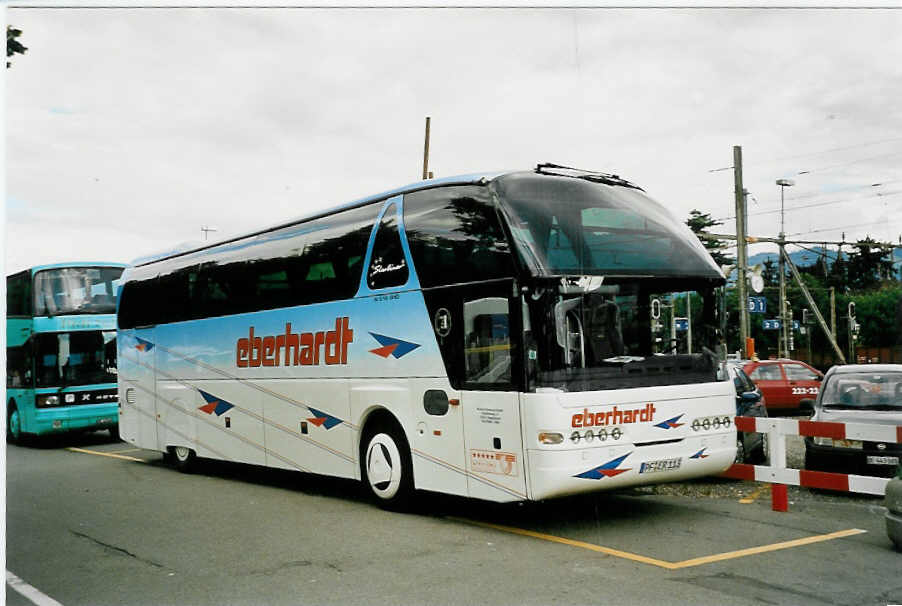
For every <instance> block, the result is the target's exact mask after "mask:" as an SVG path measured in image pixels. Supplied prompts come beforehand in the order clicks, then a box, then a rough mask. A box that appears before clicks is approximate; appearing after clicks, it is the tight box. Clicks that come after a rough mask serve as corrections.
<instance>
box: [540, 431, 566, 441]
mask: <svg viewBox="0 0 902 606" xmlns="http://www.w3.org/2000/svg"><path fill="white" fill-rule="evenodd" d="M563 441H564V436H563V435H561V434H559V433H552V432H548V431H543V432H541V433H540V434H539V442H541V443H542V444H560V443H561V442H563Z"/></svg>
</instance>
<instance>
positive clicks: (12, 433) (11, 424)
mask: <svg viewBox="0 0 902 606" xmlns="http://www.w3.org/2000/svg"><path fill="white" fill-rule="evenodd" d="M7 410H8V412H7V413H6V441H7V442H9V443H10V444H19V443H21V441H22V418H21V417H20V416H19V409H18V408H16V405H15V404H14V403H13V402H12V401H10V402H9V404H7Z"/></svg>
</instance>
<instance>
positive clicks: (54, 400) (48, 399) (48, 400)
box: [34, 394, 60, 408]
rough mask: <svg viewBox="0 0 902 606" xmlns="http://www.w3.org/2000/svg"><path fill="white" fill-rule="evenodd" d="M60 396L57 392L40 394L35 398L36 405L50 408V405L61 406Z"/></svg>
mask: <svg viewBox="0 0 902 606" xmlns="http://www.w3.org/2000/svg"><path fill="white" fill-rule="evenodd" d="M59 404H60V397H59V396H58V395H56V394H52V395H38V396H36V397H35V399H34V405H35V406H36V407H37V408H49V407H50V406H59Z"/></svg>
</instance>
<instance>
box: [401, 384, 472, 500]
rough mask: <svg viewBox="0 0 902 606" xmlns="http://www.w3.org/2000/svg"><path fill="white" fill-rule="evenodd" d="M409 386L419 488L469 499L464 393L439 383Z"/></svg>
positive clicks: (415, 471) (415, 475) (415, 473)
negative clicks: (462, 404)
mask: <svg viewBox="0 0 902 606" xmlns="http://www.w3.org/2000/svg"><path fill="white" fill-rule="evenodd" d="M409 384H410V395H411V398H412V400H413V402H412V405H411V409H412V410H413V421H414V427H413V428H412V430H413V431H412V435H411V441H410V445H411V448H412V449H413V454H414V460H413V464H414V477H415V478H416V483H417V488H418V489H422V490H434V491H438V492H444V493H448V494H456V495H460V496H467V495H468V494H469V489H468V486H467V476H466V474H465V473H464V471H465V470H466V469H467V468H468V467H467V461H466V458H465V457H464V423H463V413H462V411H461V405H460V401H461V400H460V398H461V394H460V392H459V391H455V390H453V389H452V388H451V386H450V385H448V384H440V383H437V382H436V380H435V379H411V380H410V383H409Z"/></svg>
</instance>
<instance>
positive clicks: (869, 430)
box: [722, 417, 902, 511]
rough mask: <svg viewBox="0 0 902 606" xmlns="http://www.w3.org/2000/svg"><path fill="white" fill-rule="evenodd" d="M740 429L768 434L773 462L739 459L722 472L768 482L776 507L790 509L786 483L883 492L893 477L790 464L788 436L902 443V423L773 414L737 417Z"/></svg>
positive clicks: (737, 427)
mask: <svg viewBox="0 0 902 606" xmlns="http://www.w3.org/2000/svg"><path fill="white" fill-rule="evenodd" d="M736 429H738V430H739V431H746V432H758V433H766V434H767V448H768V455H769V457H770V465H769V466H763V465H747V464H744V463H736V464H734V465H733V466H732V467H730V468H729V469H727V470H726V471H725V472H724V473H723V474H722V475H723V476H725V477H728V478H737V479H740V480H751V481H755V482H768V483H770V484H772V485H773V486H772V487H771V501H772V503H771V505H772V508H773V510H774V511H788V509H789V504H788V501H787V495H786V485H787V484H789V485H793V486H807V487H809V488H826V489H830V490H841V491H846V492H860V493H865V494H876V495H883V494H885V493H886V485H887V483H889V478H878V477H873V476H859V475H853V474H844V473H829V472H823V471H808V470H805V469H790V468H787V467H786V436H810V437H824V438H833V439H834V440H861V441H868V442H883V443H893V444H900V443H902V425H873V424H870V423H827V422H823V421H799V420H797V419H779V418H770V417H736Z"/></svg>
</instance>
